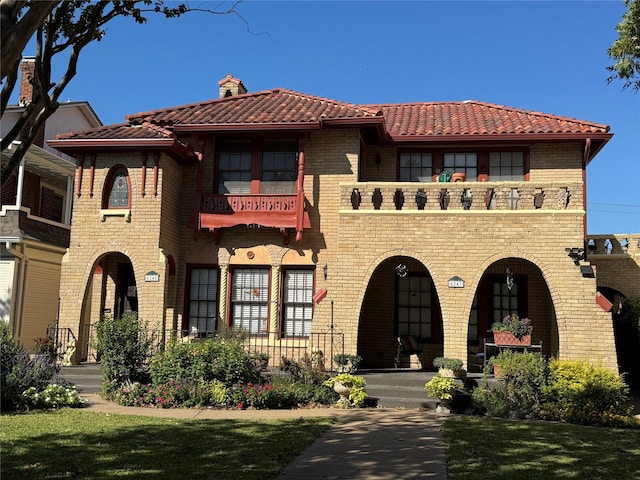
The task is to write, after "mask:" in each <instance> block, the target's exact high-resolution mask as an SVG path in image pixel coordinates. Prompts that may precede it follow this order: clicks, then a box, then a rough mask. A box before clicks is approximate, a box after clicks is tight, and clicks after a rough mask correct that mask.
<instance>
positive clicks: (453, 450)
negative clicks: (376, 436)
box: [444, 416, 640, 480]
mask: <svg viewBox="0 0 640 480" xmlns="http://www.w3.org/2000/svg"><path fill="white" fill-rule="evenodd" d="M444 437H445V444H446V449H447V468H448V474H449V478H451V479H455V480H477V479H481V478H495V479H500V480H540V479H544V480H565V479H566V480H569V479H572V480H573V479H579V478H588V479H591V480H597V479H607V480H609V479H623V478H624V479H632V478H640V430H632V429H631V430H630V429H617V428H600V427H588V426H581V425H571V424H566V423H556V422H542V421H522V420H521V421H515V420H505V419H500V418H488V417H469V416H456V417H450V418H448V419H447V420H446V421H445V424H444Z"/></svg>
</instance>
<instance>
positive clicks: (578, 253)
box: [564, 247, 584, 266]
mask: <svg viewBox="0 0 640 480" xmlns="http://www.w3.org/2000/svg"><path fill="white" fill-rule="evenodd" d="M564 251H565V252H567V255H568V256H569V257H571V260H573V263H575V264H576V265H577V266H580V260H584V248H582V247H571V248H565V249H564Z"/></svg>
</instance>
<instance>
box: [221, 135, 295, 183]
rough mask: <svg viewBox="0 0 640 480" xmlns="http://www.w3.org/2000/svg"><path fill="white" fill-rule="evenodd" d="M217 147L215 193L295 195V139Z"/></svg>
mask: <svg viewBox="0 0 640 480" xmlns="http://www.w3.org/2000/svg"><path fill="white" fill-rule="evenodd" d="M218 145H219V147H218V187H217V188H218V193H221V194H225V193H229V194H236V195H245V194H246V195H249V194H258V193H266V194H285V195H288V194H293V193H295V190H296V180H297V178H298V140H297V139H271V138H268V139H257V140H255V139H254V140H252V139H223V140H220V141H219V142H218ZM252 181H253V183H252ZM258 185H259V188H258Z"/></svg>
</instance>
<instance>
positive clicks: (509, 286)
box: [506, 268, 513, 291]
mask: <svg viewBox="0 0 640 480" xmlns="http://www.w3.org/2000/svg"><path fill="white" fill-rule="evenodd" d="M506 282H507V289H508V290H509V291H511V289H512V288H513V272H512V271H511V269H510V268H507V280H506Z"/></svg>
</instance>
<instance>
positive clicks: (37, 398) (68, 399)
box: [22, 384, 87, 409]
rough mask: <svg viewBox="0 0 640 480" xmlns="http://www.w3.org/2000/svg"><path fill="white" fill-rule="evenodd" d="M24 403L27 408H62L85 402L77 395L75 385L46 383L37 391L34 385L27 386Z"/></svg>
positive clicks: (78, 405)
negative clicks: (42, 388)
mask: <svg viewBox="0 0 640 480" xmlns="http://www.w3.org/2000/svg"><path fill="white" fill-rule="evenodd" d="M22 397H23V401H24V405H25V406H26V407H28V408H43V409H48V408H62V407H71V408H78V407H84V406H85V405H86V404H87V402H86V400H85V399H83V398H81V397H80V395H78V391H77V390H76V387H71V386H65V385H56V384H52V385H47V386H46V387H45V388H44V390H42V391H39V390H38V389H37V388H36V387H29V388H28V389H26V390H25V391H24V392H23V394H22Z"/></svg>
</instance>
